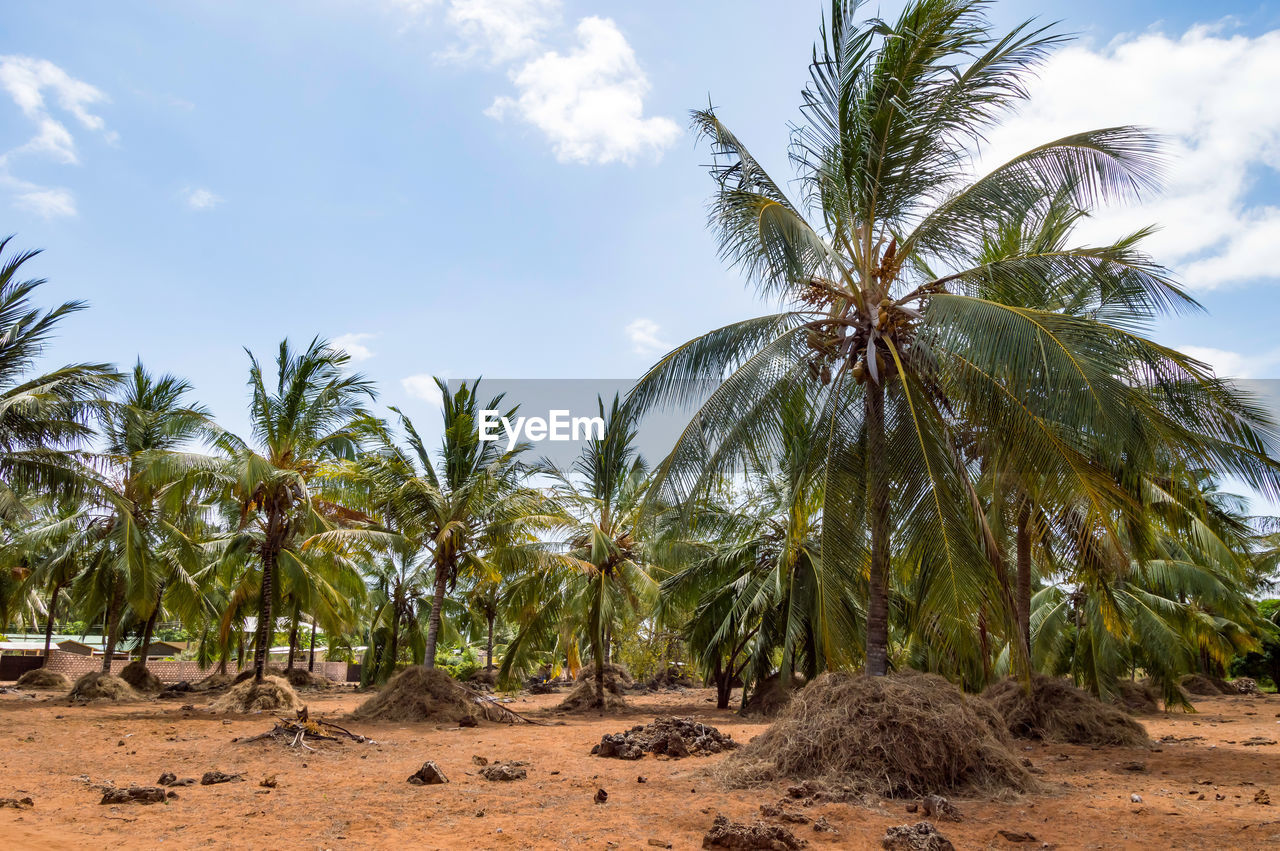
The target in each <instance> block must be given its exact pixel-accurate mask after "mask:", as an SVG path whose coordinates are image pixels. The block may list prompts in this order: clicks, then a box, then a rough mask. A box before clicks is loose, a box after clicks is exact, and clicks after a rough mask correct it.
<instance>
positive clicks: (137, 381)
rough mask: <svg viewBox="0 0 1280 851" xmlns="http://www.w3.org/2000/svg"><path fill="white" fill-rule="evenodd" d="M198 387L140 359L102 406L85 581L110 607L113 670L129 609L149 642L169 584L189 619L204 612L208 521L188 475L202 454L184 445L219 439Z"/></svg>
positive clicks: (96, 602)
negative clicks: (156, 371)
mask: <svg viewBox="0 0 1280 851" xmlns="http://www.w3.org/2000/svg"><path fill="white" fill-rule="evenodd" d="M190 389H191V388H190V385H189V384H188V383H187V382H185V381H183V380H181V379H178V378H175V377H173V376H171V375H163V376H160V377H158V378H157V377H155V376H153V375H152V374H151V373H149V372H148V371H147V370H146V369H145V368H144V367H143V365H142V364H141V362H139V363H138V364H137V365H136V366H135V367H134V369H133V371H132V373H131V374H130V376H129V379H128V380H127V381H126V382H124V384H123V385H122V386H121V390H120V393H119V396H118V398H116V399H110V400H104V401H103V402H102V403H101V404H100V407H99V419H100V420H101V435H102V442H103V447H102V451H101V452H100V453H99V454H98V455H97V456H96V457H95V460H94V463H95V466H96V467H97V468H98V471H97V473H96V474H95V475H93V476H92V477H87V478H86V484H87V487H89V488H91V490H90V491H89V493H91V494H92V499H91V503H90V505H89V506H88V507H87V510H88V517H89V518H90V520H89V523H88V526H87V527H86V531H87V532H88V533H89V535H88V540H86V541H85V542H84V543H85V545H86V546H87V547H88V549H89V554H88V567H87V570H86V571H85V573H84V575H83V576H82V578H81V581H80V582H79V583H78V587H81V588H83V589H84V590H85V592H86V599H87V601H88V602H89V604H90V606H91V607H92V608H93V609H94V610H101V611H102V612H103V626H104V631H105V634H106V645H105V648H104V650H105V652H104V655H103V662H102V670H103V672H104V673H107V672H110V670H111V661H112V660H113V659H114V657H115V649H116V646H117V644H118V643H119V640H120V625H121V623H122V620H123V618H124V615H125V613H126V608H128V609H131V610H132V612H133V614H134V615H135V616H137V617H138V618H139V621H140V623H142V624H143V626H142V630H141V640H142V641H143V642H144V645H143V646H144V647H145V643H149V642H150V640H151V636H152V633H153V630H154V628H155V624H156V620H157V618H158V617H159V614H160V611H161V608H162V607H163V603H164V599H165V594H166V591H167V592H168V594H169V599H170V600H171V601H172V603H173V604H174V605H178V606H180V607H181V608H182V609H183V611H184V613H185V614H186V615H187V616H188V618H189V619H193V618H195V617H196V616H197V615H198V614H199V613H200V610H201V599H202V598H201V593H200V590H199V589H198V588H197V585H196V581H195V579H194V578H193V577H194V574H196V573H197V572H198V571H200V570H201V569H202V568H203V567H204V562H203V553H202V551H201V550H200V547H199V544H198V538H199V537H202V536H201V535H200V533H201V532H202V531H203V529H204V526H203V523H202V518H201V507H200V505H199V495H200V494H199V491H198V489H197V488H196V487H195V485H194V480H193V479H191V478H190V477H189V476H188V472H189V465H190V463H191V461H192V459H193V458H195V457H196V456H191V455H188V454H187V453H185V452H183V451H181V450H184V449H185V448H186V446H187V444H189V443H190V442H192V441H193V440H196V439H199V438H201V437H206V438H208V437H211V435H212V424H211V422H210V420H209V418H208V414H207V412H206V411H205V410H204V409H203V408H201V407H199V406H190V405H186V404H185V403H184V397H185V396H186V395H187V394H188V393H189V392H190ZM144 653H145V650H144ZM143 658H144V660H145V655H144V656H143ZM143 664H145V661H144V662H143Z"/></svg>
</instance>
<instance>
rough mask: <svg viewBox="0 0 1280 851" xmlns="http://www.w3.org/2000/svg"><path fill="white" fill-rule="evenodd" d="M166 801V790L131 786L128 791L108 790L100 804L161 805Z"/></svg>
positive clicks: (156, 787)
mask: <svg viewBox="0 0 1280 851" xmlns="http://www.w3.org/2000/svg"><path fill="white" fill-rule="evenodd" d="M164 799H165V790H164V789H161V788H160V787H159V786H130V787H129V788H128V789H117V788H112V789H107V790H106V791H105V792H103V794H102V800H101V801H99V802H98V803H99V804H128V803H138V804H160V803H163V802H164Z"/></svg>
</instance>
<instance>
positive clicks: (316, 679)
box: [284, 668, 333, 691]
mask: <svg viewBox="0 0 1280 851" xmlns="http://www.w3.org/2000/svg"><path fill="white" fill-rule="evenodd" d="M284 679H286V680H288V681H289V685H291V686H293V687H294V688H309V689H315V690H317V691H323V690H325V689H328V688H332V687H333V683H332V682H331V681H330V680H329V678H328V677H326V676H324V675H322V674H313V673H311V672H310V671H308V670H307V669H305V668H290V669H289V670H287V671H285V672H284Z"/></svg>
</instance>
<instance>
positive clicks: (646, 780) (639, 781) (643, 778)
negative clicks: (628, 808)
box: [636, 774, 649, 783]
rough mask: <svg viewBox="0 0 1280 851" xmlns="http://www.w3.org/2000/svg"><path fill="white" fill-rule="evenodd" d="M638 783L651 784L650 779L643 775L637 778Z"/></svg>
mask: <svg viewBox="0 0 1280 851" xmlns="http://www.w3.org/2000/svg"><path fill="white" fill-rule="evenodd" d="M636 782H637V783H648V782H649V778H648V777H645V776H644V775H643V774H641V775H640V776H639V777H637V778H636Z"/></svg>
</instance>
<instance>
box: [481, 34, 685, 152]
mask: <svg viewBox="0 0 1280 851" xmlns="http://www.w3.org/2000/svg"><path fill="white" fill-rule="evenodd" d="M576 33H577V37H578V46H577V47H575V48H574V49H573V50H571V51H569V52H568V53H566V54H563V55H562V54H560V53H557V52H556V51H554V50H552V51H548V52H547V53H544V54H543V55H541V56H539V57H537V58H536V59H533V60H531V61H530V62H528V63H527V64H525V65H524V66H523V67H521V68H520V69H519V70H517V71H514V72H513V73H512V74H511V80H512V82H513V83H514V84H515V86H516V89H517V91H518V92H519V94H518V95H516V96H515V97H514V98H513V97H500V98H498V99H497V100H495V101H494V102H493V105H492V106H491V107H489V109H488V110H487V111H486V114H487V115H490V116H491V117H493V118H498V119H501V118H504V117H505V116H507V115H510V114H512V113H514V114H515V115H517V116H519V117H520V118H521V119H523V120H524V121H527V122H528V123H529V124H532V125H533V126H534V127H536V128H538V129H539V130H541V131H542V133H543V134H544V135H545V136H546V137H547V139H548V140H549V141H550V142H551V147H552V149H553V150H554V151H555V154H556V158H557V159H558V160H560V161H561V162H572V163H611V162H622V163H627V164H631V163H634V162H635V161H636V160H637V159H639V158H641V157H653V158H655V159H656V158H657V157H658V156H660V155H661V153H662V151H663V150H664V149H665V148H667V147H668V146H670V145H671V144H672V143H673V142H675V140H676V139H677V138H678V137H679V136H680V128H679V127H677V126H676V123H675V122H674V121H672V120H671V119H669V118H663V117H648V118H646V117H645V116H644V96H645V94H646V93H647V92H648V91H649V80H648V78H647V77H645V74H644V71H643V70H642V69H641V68H640V64H639V63H638V62H637V61H636V55H635V51H633V50H632V49H631V45H630V44H628V43H627V40H626V38H625V37H624V36H623V35H622V33H621V32H620V31H619V30H618V27H617V25H615V24H614V22H613V21H611V20H609V19H607V18H584V19H583V20H581V21H579V22H578V26H577V30H576Z"/></svg>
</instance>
